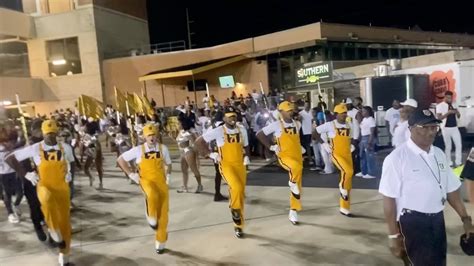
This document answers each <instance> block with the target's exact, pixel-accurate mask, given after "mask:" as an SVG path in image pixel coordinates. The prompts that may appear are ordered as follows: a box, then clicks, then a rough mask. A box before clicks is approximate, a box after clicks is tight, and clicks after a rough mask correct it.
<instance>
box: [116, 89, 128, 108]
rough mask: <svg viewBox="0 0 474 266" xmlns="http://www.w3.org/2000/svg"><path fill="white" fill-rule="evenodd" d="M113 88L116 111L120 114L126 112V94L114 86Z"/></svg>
mask: <svg viewBox="0 0 474 266" xmlns="http://www.w3.org/2000/svg"><path fill="white" fill-rule="evenodd" d="M114 90H115V108H116V109H117V111H119V112H120V113H122V114H126V113H127V107H126V102H127V96H125V94H123V92H121V91H120V90H119V89H117V87H114Z"/></svg>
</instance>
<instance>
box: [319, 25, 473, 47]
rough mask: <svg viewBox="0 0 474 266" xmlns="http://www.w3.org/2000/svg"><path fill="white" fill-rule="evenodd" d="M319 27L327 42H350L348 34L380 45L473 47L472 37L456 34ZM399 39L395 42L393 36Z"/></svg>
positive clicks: (344, 26) (354, 26)
mask: <svg viewBox="0 0 474 266" xmlns="http://www.w3.org/2000/svg"><path fill="white" fill-rule="evenodd" d="M317 24H320V26H321V37H323V38H327V39H328V40H350V39H351V38H350V36H349V33H353V34H355V36H356V37H357V38H358V39H357V40H353V41H359V42H364V41H369V42H381V43H384V42H386V43H393V42H397V43H400V44H404V43H407V44H413V43H424V44H426V43H432V44H433V45H435V44H449V45H456V46H468V47H473V46H474V36H473V35H467V34H458V33H442V32H432V31H416V30H403V29H396V28H384V27H367V26H357V25H346V24H333V23H317ZM395 35H397V36H398V37H399V41H396V40H395V38H394V36H395Z"/></svg>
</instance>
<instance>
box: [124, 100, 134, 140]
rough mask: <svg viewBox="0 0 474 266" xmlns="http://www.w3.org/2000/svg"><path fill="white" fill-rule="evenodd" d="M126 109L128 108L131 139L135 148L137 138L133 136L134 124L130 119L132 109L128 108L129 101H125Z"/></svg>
mask: <svg viewBox="0 0 474 266" xmlns="http://www.w3.org/2000/svg"><path fill="white" fill-rule="evenodd" d="M125 107H126V108H127V120H128V129H129V130H130V138H131V139H132V146H133V147H135V136H134V135H133V123H132V119H131V118H130V108H129V107H128V100H126V101H125Z"/></svg>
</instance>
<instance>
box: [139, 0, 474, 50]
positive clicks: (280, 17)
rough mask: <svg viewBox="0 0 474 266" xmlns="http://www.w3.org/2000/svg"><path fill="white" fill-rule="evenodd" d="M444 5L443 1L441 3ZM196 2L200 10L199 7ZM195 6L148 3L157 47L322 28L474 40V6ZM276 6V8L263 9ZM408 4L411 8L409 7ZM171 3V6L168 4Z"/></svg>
mask: <svg viewBox="0 0 474 266" xmlns="http://www.w3.org/2000/svg"><path fill="white" fill-rule="evenodd" d="M436 1H439V0H436ZM196 2H199V3H200V4H199V5H197V4H196ZM220 2H221V3H219V4H217V1H215V2H213V3H212V2H211V1H193V2H192V4H188V5H186V4H185V3H184V2H180V3H183V4H182V5H181V6H179V7H178V6H176V5H170V4H165V3H166V2H164V1H159V0H148V17H149V29H150V37H151V40H150V41H151V43H161V42H168V41H176V40H187V31H186V6H188V7H189V15H190V19H191V20H193V21H194V23H192V24H191V32H194V33H195V34H194V35H193V36H192V42H193V44H195V47H206V46H211V45H216V44H222V43H226V42H230V41H236V40H240V39H243V38H248V37H253V36H258V35H262V34H267V33H271V32H275V31H279V30H284V29H289V28H292V27H297V26H302V25H305V24H310V23H314V22H318V21H320V20H321V19H322V20H323V22H334V23H345V24H360V25H369V23H372V25H373V26H387V27H397V28H404V29H408V27H411V28H413V27H414V26H415V25H418V27H419V28H421V29H422V30H425V31H439V30H442V31H443V32H457V33H465V32H469V33H472V34H474V1H472V0H467V1H463V2H464V3H463V2H461V1H458V0H451V1H446V0H445V1H441V2H443V3H442V4H435V1H434V0H432V1H424V0H423V1H416V0H412V1H395V0H390V1H350V2H347V4H346V1H337V0H326V1H319V0H313V1H297V0H292V1H261V0H254V1H244V0H242V1H233V0H221V1H220ZM264 2H265V3H271V6H269V5H268V4H263V3H264ZM406 2H409V4H407V3H406ZM168 3H169V2H168Z"/></svg>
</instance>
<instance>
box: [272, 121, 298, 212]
mask: <svg viewBox="0 0 474 266" xmlns="http://www.w3.org/2000/svg"><path fill="white" fill-rule="evenodd" d="M293 123H294V124H295V126H294V127H287V128H285V127H284V125H283V121H281V120H280V127H281V135H280V137H275V138H276V142H277V144H278V147H279V148H280V151H279V152H278V154H277V157H278V162H279V163H280V165H281V166H282V167H283V168H284V169H285V170H286V171H288V174H289V175H290V182H292V183H296V184H297V186H298V188H299V191H300V194H299V195H296V194H293V193H292V192H291V191H290V209H292V210H295V211H300V210H301V209H302V207H301V198H300V197H301V187H302V180H303V178H302V177H303V155H302V153H301V144H300V135H299V132H298V129H297V128H296V122H295V121H293Z"/></svg>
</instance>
